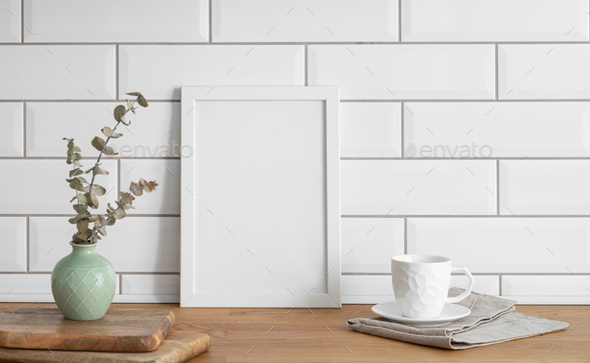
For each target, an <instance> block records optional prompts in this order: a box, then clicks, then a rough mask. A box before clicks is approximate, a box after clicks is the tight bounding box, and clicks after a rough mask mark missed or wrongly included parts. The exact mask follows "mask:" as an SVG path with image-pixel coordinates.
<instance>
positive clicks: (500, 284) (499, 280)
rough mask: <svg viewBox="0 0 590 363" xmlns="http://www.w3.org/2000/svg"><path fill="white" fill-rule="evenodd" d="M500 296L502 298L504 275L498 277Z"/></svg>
mask: <svg viewBox="0 0 590 363" xmlns="http://www.w3.org/2000/svg"><path fill="white" fill-rule="evenodd" d="M498 294H499V296H502V275H498Z"/></svg>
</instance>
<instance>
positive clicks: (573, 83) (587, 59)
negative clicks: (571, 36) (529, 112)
mask: <svg viewBox="0 0 590 363" xmlns="http://www.w3.org/2000/svg"><path fill="white" fill-rule="evenodd" d="M588 63H590V44H523V45H514V44H503V45H499V46H498V83H499V85H498V97H499V98H500V99H587V98H590V88H589V87H588V83H590V68H589V67H588Z"/></svg>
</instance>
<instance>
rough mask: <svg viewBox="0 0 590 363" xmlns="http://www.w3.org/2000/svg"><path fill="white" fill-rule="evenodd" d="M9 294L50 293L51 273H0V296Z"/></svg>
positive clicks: (2, 297)
mask: <svg viewBox="0 0 590 363" xmlns="http://www.w3.org/2000/svg"><path fill="white" fill-rule="evenodd" d="M11 294H51V275H50V274H47V275H45V274H26V275H25V274H0V298H1V299H2V300H3V301H6V300H5V299H6V298H7V297H8V296H9V295H11Z"/></svg>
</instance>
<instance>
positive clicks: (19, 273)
mask: <svg viewBox="0 0 590 363" xmlns="http://www.w3.org/2000/svg"><path fill="white" fill-rule="evenodd" d="M27 271H28V268H27ZM115 273H116V274H117V275H119V276H121V275H168V276H180V272H139V271H138V272H127V271H125V272H119V271H116V272H115ZM26 274H27V272H26V271H18V272H16V271H0V275H26ZM28 274H29V275H50V274H51V271H29V273H28ZM566 275H568V274H566ZM569 275H570V276H571V274H569ZM578 275H583V274H578Z"/></svg>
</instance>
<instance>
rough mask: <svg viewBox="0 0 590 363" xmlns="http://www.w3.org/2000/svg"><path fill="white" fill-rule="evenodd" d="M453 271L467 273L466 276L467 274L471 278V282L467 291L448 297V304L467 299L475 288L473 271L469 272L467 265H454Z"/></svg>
mask: <svg viewBox="0 0 590 363" xmlns="http://www.w3.org/2000/svg"><path fill="white" fill-rule="evenodd" d="M451 272H463V273H464V274H465V276H467V278H468V279H469V283H468V284H467V289H465V291H464V292H463V293H462V294H461V295H459V296H455V297H448V298H447V303H448V304H454V303H458V302H459V301H461V300H463V299H465V298H466V297H467V296H469V294H471V289H473V282H474V280H473V276H472V275H471V273H470V272H469V270H468V269H467V267H453V269H452V270H451Z"/></svg>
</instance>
